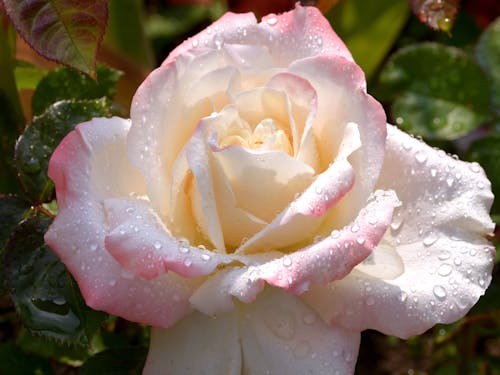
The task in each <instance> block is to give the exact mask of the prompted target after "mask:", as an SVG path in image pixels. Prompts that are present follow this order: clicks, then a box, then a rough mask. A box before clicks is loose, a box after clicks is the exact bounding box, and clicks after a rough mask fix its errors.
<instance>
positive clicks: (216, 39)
mask: <svg viewBox="0 0 500 375" xmlns="http://www.w3.org/2000/svg"><path fill="white" fill-rule="evenodd" d="M214 43H215V48H216V49H221V48H222V46H223V45H224V37H223V36H222V34H215V36H214Z"/></svg>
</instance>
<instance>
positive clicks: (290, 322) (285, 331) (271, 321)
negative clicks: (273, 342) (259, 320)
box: [264, 310, 295, 340]
mask: <svg viewBox="0 0 500 375" xmlns="http://www.w3.org/2000/svg"><path fill="white" fill-rule="evenodd" d="M264 322H265V323H266V325H267V326H268V327H269V329H270V330H271V331H272V332H273V333H274V334H275V335H276V337H278V338H281V339H285V340H290V339H292V338H293V336H294V335H295V319H294V317H293V315H291V314H290V313H289V312H287V311H285V310H283V311H279V312H278V313H277V312H275V311H273V312H270V313H269V314H266V315H265V316H264Z"/></svg>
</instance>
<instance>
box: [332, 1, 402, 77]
mask: <svg viewBox="0 0 500 375" xmlns="http://www.w3.org/2000/svg"><path fill="white" fill-rule="evenodd" d="M409 14H410V7H409V6H408V3H407V2H406V1H394V0H377V1H366V0H349V1H341V2H339V3H338V4H337V5H335V6H334V7H333V8H332V10H331V11H330V12H328V13H327V14H326V17H327V18H328V20H329V21H330V23H331V25H332V27H333V29H334V30H335V32H336V33H337V34H338V35H339V36H340V37H341V38H342V40H343V41H344V43H345V44H346V45H347V47H348V48H349V50H350V51H351V53H352V55H353V57H354V60H356V62H357V63H358V64H359V65H360V66H361V68H362V69H363V71H364V72H365V75H366V78H367V80H369V79H370V78H371V76H372V75H373V74H374V73H375V71H376V70H377V68H378V67H379V66H380V64H381V62H382V61H383V59H384V58H385V56H386V55H387V53H388V52H389V50H390V49H391V46H392V45H393V44H394V42H395V40H396V38H397V37H398V35H399V32H400V31H401V29H402V27H403V25H404V24H405V22H406V20H407V19H408V16H409Z"/></svg>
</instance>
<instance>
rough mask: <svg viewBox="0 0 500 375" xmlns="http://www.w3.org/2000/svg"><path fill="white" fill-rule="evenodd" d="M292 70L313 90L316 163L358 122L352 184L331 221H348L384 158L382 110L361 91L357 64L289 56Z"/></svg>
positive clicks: (328, 158)
mask: <svg viewBox="0 0 500 375" xmlns="http://www.w3.org/2000/svg"><path fill="white" fill-rule="evenodd" d="M290 71H291V72H292V73H293V74H296V75H299V76H301V77H303V78H304V79H306V80H308V81H309V82H310V83H311V85H312V86H313V87H314V89H315V90H316V93H317V95H318V107H317V111H316V118H315V123H314V125H313V129H314V134H315V136H316V139H318V140H321V141H320V142H318V151H319V157H320V161H321V164H322V166H323V168H326V166H328V164H329V163H331V162H332V161H333V160H334V159H335V158H336V156H337V154H338V151H339V147H340V143H341V141H342V140H343V136H342V135H343V133H344V132H345V127H346V125H347V124H349V123H354V124H357V127H358V131H359V136H360V139H361V144H362V145H363V147H360V148H359V149H357V150H356V151H355V152H353V154H352V155H350V156H349V162H350V163H351V165H352V166H353V169H354V171H355V175H356V184H355V185H354V186H353V188H352V190H351V191H350V192H349V194H348V195H347V196H346V198H345V199H343V200H342V201H341V202H339V204H338V205H337V206H336V209H335V212H332V214H333V215H334V216H335V219H332V222H335V223H337V225H339V226H344V225H346V224H348V223H350V222H351V221H352V220H353V219H354V217H355V216H356V215H357V213H358V212H359V210H360V209H361V208H362V206H363V204H364V203H363V202H365V201H366V199H367V198H368V196H369V195H370V194H371V192H373V190H374V186H375V183H376V182H377V178H378V174H379V171H380V168H381V167H382V162H383V160H384V143H385V137H386V126H385V113H384V110H383V108H382V106H381V105H380V103H378V102H377V101H376V100H375V99H373V98H372V97H371V96H370V95H368V94H367V93H366V82H365V79H364V74H363V72H362V71H361V69H360V68H359V66H357V65H356V64H354V63H352V62H350V61H348V60H346V59H344V58H342V57H338V56H316V57H312V58H308V59H303V60H300V61H296V62H294V63H293V64H292V65H291V66H290Z"/></svg>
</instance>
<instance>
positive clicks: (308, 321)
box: [303, 313, 316, 325]
mask: <svg viewBox="0 0 500 375" xmlns="http://www.w3.org/2000/svg"><path fill="white" fill-rule="evenodd" d="M303 320H304V323H305V324H307V325H311V324H313V323H314V322H315V321H316V315H314V314H312V313H311V314H306V315H304V319H303Z"/></svg>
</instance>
